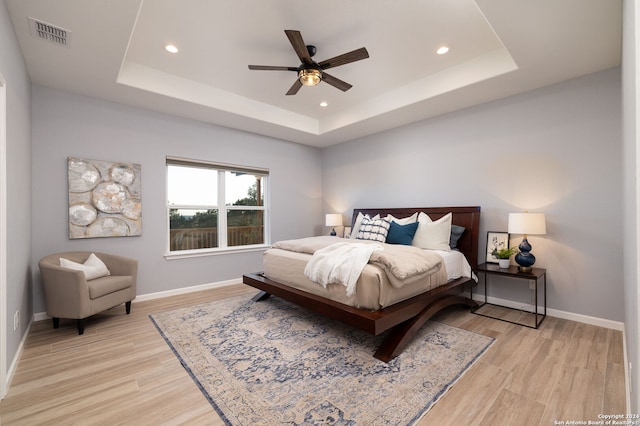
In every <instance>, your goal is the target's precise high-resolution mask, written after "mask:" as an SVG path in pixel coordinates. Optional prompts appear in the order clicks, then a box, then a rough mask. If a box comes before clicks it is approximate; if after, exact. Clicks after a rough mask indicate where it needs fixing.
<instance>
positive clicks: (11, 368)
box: [0, 319, 34, 399]
mask: <svg viewBox="0 0 640 426" xmlns="http://www.w3.org/2000/svg"><path fill="white" fill-rule="evenodd" d="M33 321H34V320H33V319H32V320H31V321H29V324H28V325H27V329H26V330H25V332H24V334H23V335H22V339H20V344H19V345H18V349H17V350H16V353H15V355H14V357H13V359H12V360H11V365H9V370H8V371H7V383H6V386H5V390H6V391H9V387H11V381H12V380H13V375H14V374H15V372H16V368H17V367H18V361H20V357H21V356H22V351H23V350H24V343H25V342H26V341H27V337H28V336H29V332H30V331H31V324H33ZM1 397H2V398H0V399H4V397H5V395H1Z"/></svg>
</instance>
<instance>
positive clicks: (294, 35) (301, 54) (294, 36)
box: [284, 30, 313, 65]
mask: <svg viewBox="0 0 640 426" xmlns="http://www.w3.org/2000/svg"><path fill="white" fill-rule="evenodd" d="M284 32H285V34H286V35H287V37H288V38H289V42H291V46H293V50H295V51H296V54H297V55H298V58H300V61H301V62H302V63H303V64H305V65H311V64H312V63H313V61H311V55H309V51H308V50H307V46H306V45H305V44H304V40H303V39H302V34H300V31H296V30H284Z"/></svg>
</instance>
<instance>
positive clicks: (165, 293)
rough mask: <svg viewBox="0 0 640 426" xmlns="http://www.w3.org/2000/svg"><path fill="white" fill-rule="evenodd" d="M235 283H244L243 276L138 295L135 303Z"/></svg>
mask: <svg viewBox="0 0 640 426" xmlns="http://www.w3.org/2000/svg"><path fill="white" fill-rule="evenodd" d="M234 284H242V278H237V279H233V280H227V281H218V282H215V283H208V284H200V285H194V286H191V287H184V288H177V289H175V290H167V291H159V292H157V293H149V294H143V295H138V296H136V298H135V299H134V300H133V303H136V302H144V301H146V300H154V299H162V298H163V297H170V296H177V295H179V294H188V293H193V292H196V291H202V290H209V289H212V288H220V287H228V286H230V285H234Z"/></svg>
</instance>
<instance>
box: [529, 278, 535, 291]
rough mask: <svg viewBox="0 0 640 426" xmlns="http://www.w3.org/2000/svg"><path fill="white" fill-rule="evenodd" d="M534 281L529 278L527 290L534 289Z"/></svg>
mask: <svg viewBox="0 0 640 426" xmlns="http://www.w3.org/2000/svg"><path fill="white" fill-rule="evenodd" d="M535 288H536V282H535V280H529V290H535Z"/></svg>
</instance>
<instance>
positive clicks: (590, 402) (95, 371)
mask: <svg viewBox="0 0 640 426" xmlns="http://www.w3.org/2000/svg"><path fill="white" fill-rule="evenodd" d="M244 293H255V290H254V289H252V288H250V287H246V286H244V285H235V286H230V287H225V288H221V289H215V290H207V291H201V292H197V293H191V294H187V295H181V296H174V297H169V298H164V299H158V300H152V301H145V302H140V303H134V304H133V306H132V309H131V315H128V316H127V315H125V313H124V306H120V307H118V308H114V309H112V310H110V311H107V312H106V313H104V314H100V315H97V316H95V317H93V318H92V319H90V320H89V321H88V322H87V325H86V329H85V334H84V335H83V336H78V334H77V330H76V328H75V322H73V321H64V320H62V321H61V325H60V329H58V330H54V329H53V328H52V326H51V322H50V321H41V322H38V323H34V324H33V326H32V328H31V331H30V333H29V336H28V337H27V340H26V344H25V348H24V351H23V354H22V357H21V359H20V362H19V364H18V367H17V370H16V373H15V376H14V378H13V382H12V384H11V387H10V389H9V392H8V394H7V396H6V398H5V399H4V400H3V401H2V402H1V403H0V423H1V424H2V425H40V424H52V425H84V424H90V425H94V424H104V425H116V424H132V425H133V424H135V425H161V424H165V425H177V424H194V425H220V424H223V422H222V420H221V419H220V418H219V417H218V416H217V414H216V413H215V411H214V410H213V408H212V407H211V405H210V404H209V403H208V402H207V401H206V399H205V398H204V396H203V395H202V393H201V392H200V390H199V389H198V388H197V386H196V385H195V384H194V382H193V380H192V379H191V378H190V376H189V375H188V373H187V372H186V371H185V370H184V369H183V368H182V366H181V365H180V363H179V362H178V360H177V358H176V357H175V356H174V354H173V352H172V351H171V349H170V348H169V347H168V346H167V344H166V343H165V341H164V340H163V339H162V337H161V336H160V334H159V333H158V332H157V330H156V329H155V327H154V325H153V324H152V323H151V321H150V320H149V315H150V314H152V313H157V312H161V311H164V310H170V309H174V308H176V307H179V306H188V305H193V304H197V303H203V302H206V301H210V300H216V299H222V298H226V297H230V296H234V295H238V294H244ZM435 319H437V320H438V321H442V322H445V323H448V324H450V325H453V326H455V327H459V328H463V329H467V330H471V331H474V332H477V333H481V334H485V335H488V336H492V337H494V338H495V339H496V342H495V343H494V344H493V346H492V347H491V348H490V349H489V350H488V351H487V352H486V353H485V354H484V355H483V356H482V357H481V358H480V360H479V361H478V362H476V364H474V366H473V367H471V368H470V369H469V370H468V371H467V372H466V373H465V374H464V375H463V376H462V378H461V379H460V380H459V381H458V382H457V383H456V384H455V385H454V386H453V388H452V389H451V390H450V391H449V392H447V393H446V394H445V395H444V396H443V398H442V399H441V400H440V401H438V402H437V403H436V404H435V406H434V407H433V408H432V409H431V410H430V411H429V412H428V413H427V415H426V416H425V417H423V419H422V420H421V421H420V422H419V424H420V425H436V424H437V425H492V426H495V425H525V426H528V425H553V424H554V420H557V421H567V420H584V421H588V420H598V414H620V413H624V412H625V385H624V365H623V362H624V361H623V353H622V334H621V333H620V332H618V331H613V330H609V329H605V328H599V327H595V326H590V325H585V324H581V323H577V322H572V321H566V320H561V319H557V318H552V317H547V318H546V319H545V321H544V322H543V324H542V326H541V328H540V329H539V330H534V329H529V328H524V327H521V326H518V325H513V324H509V323H506V322H502V321H498V320H493V319H489V318H485V317H481V316H477V315H473V314H471V313H469V312H468V311H466V310H464V309H463V308H451V309H448V310H447V311H445V312H443V313H441V314H439V315H438V316H437V318H435Z"/></svg>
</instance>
